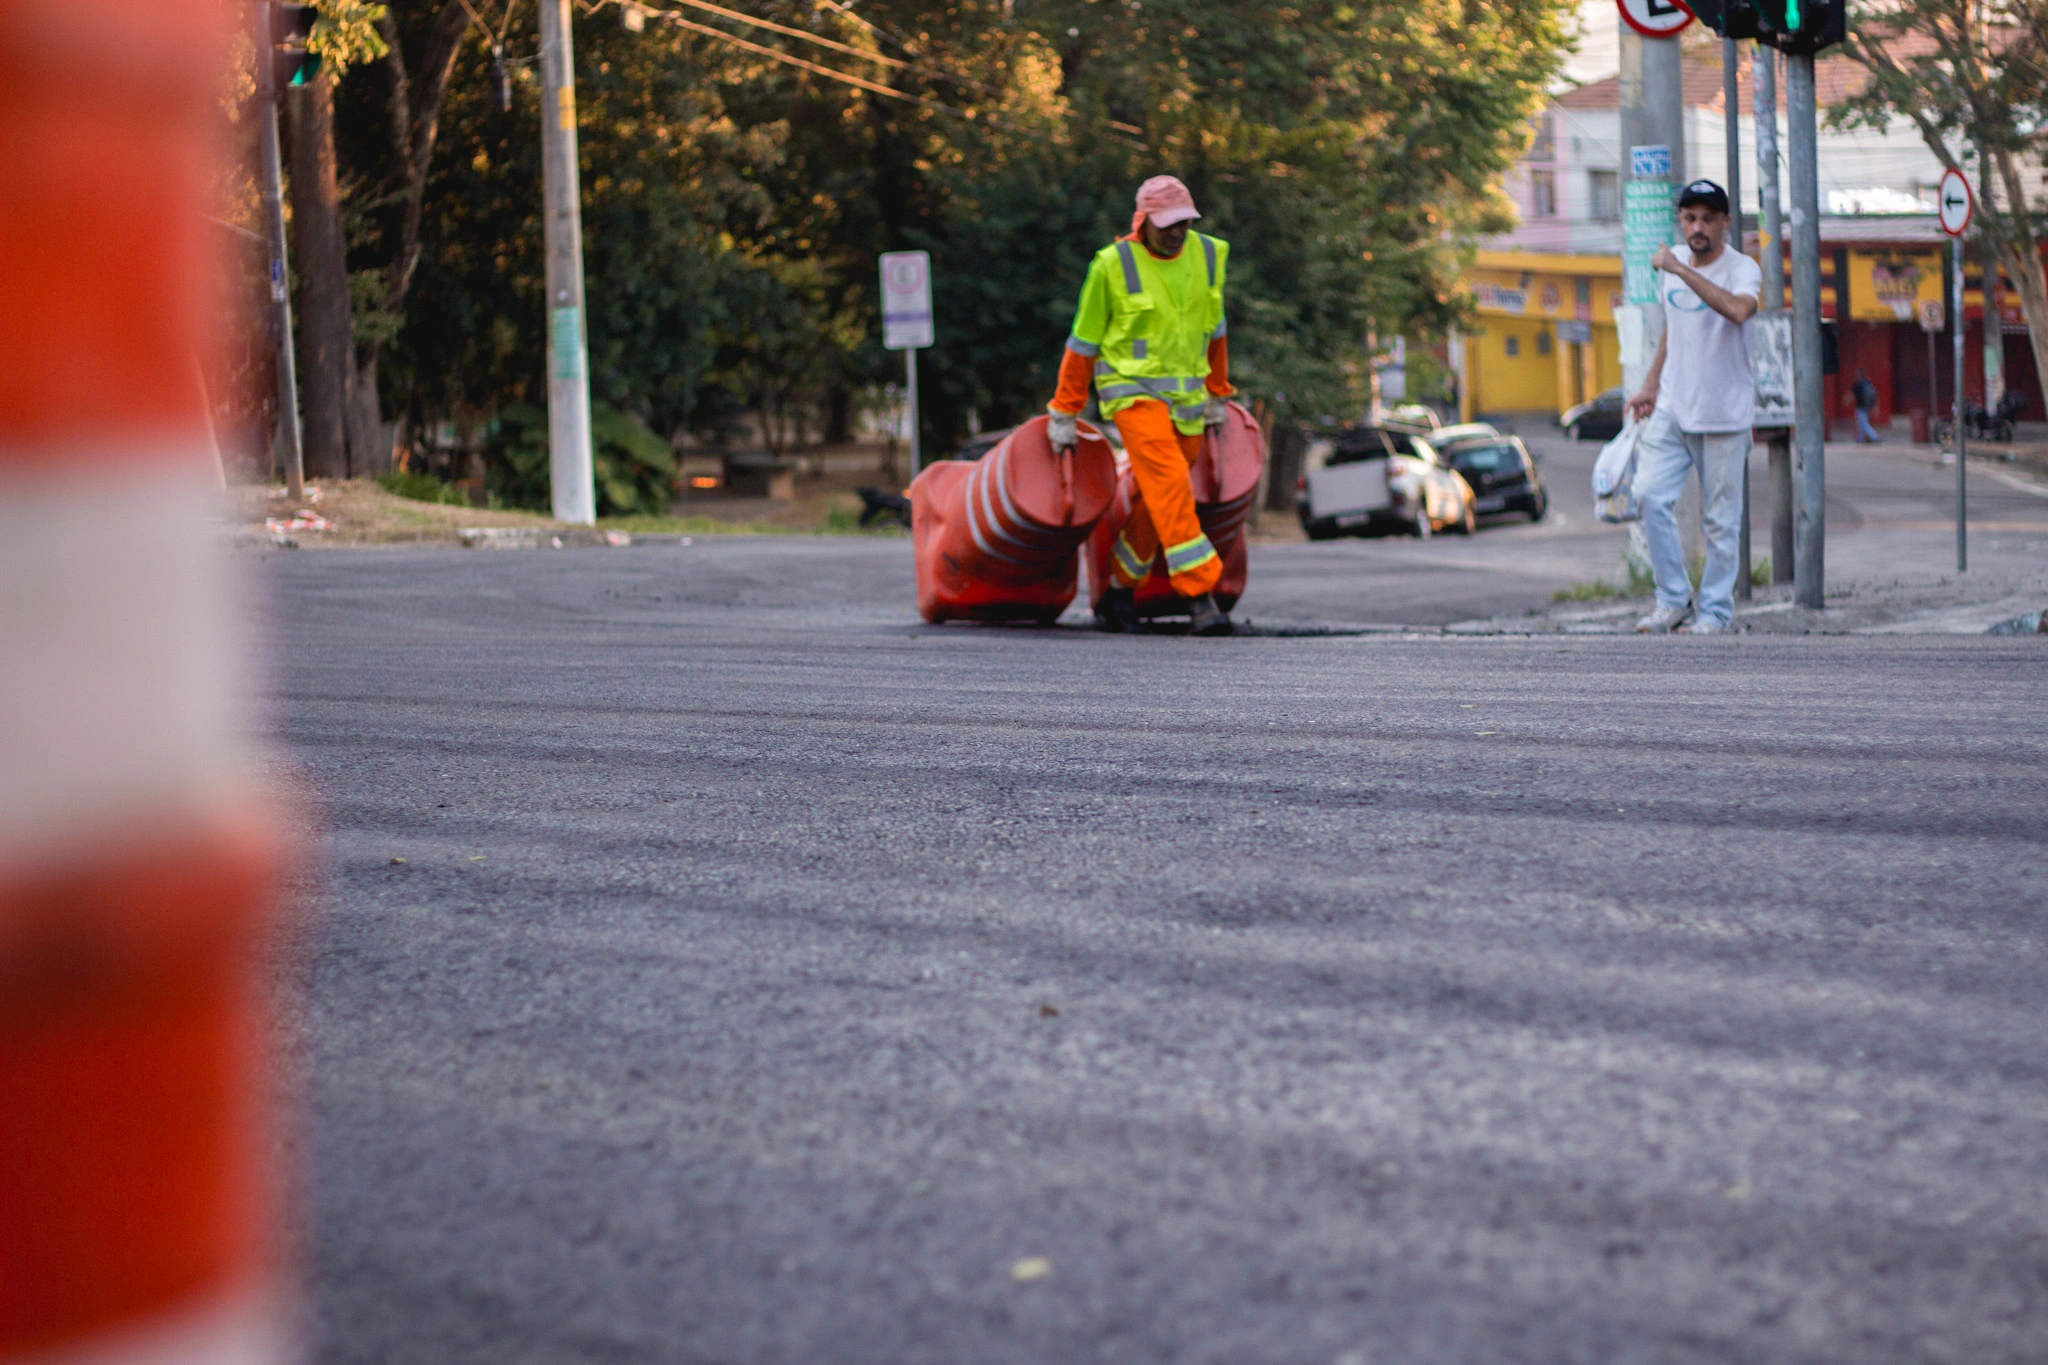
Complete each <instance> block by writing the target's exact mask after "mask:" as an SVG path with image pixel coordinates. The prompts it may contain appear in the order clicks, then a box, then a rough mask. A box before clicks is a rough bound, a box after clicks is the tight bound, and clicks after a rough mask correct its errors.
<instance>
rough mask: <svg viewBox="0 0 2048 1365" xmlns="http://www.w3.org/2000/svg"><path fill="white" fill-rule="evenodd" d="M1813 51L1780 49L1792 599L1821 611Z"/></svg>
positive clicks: (1822, 493) (1822, 480) (1823, 477)
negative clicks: (1788, 276)
mask: <svg viewBox="0 0 2048 1365" xmlns="http://www.w3.org/2000/svg"><path fill="white" fill-rule="evenodd" d="M1816 113H1817V110H1816V107H1815V104H1814V88H1813V53H1812V52H1810V51H1808V52H1788V53H1786V54H1785V124H1786V135H1787V137H1788V139H1789V140H1790V143H1791V146H1790V149H1789V150H1790V152H1791V158H1790V159H1791V162H1792V214H1791V217H1792V391H1793V400H1792V413H1793V418H1792V438H1793V476H1794V480H1795V483H1796V486H1797V489H1798V511H1797V514H1796V522H1797V527H1796V535H1795V538H1794V544H1793V564H1792V600H1793V601H1795V602H1797V603H1798V604H1799V605H1800V606H1802V607H1807V608H1810V609H1813V610H1815V611H1818V610H1820V609H1821V608H1822V607H1823V606H1825V605H1826V602H1827V585H1826V568H1827V542H1826V537H1827V463H1826V462H1827V451H1826V448H1825V447H1824V446H1823V445H1822V442H1821V433H1822V423H1823V421H1824V420H1825V418H1826V414H1825V413H1824V412H1823V411H1822V408H1823V406H1824V403H1825V399H1824V395H1823V391H1822V387H1821V339H1820V163H1819V151H1820V148H1819V138H1820V131H1819V128H1818V126H1817V124H1816V122H1815V116H1816Z"/></svg>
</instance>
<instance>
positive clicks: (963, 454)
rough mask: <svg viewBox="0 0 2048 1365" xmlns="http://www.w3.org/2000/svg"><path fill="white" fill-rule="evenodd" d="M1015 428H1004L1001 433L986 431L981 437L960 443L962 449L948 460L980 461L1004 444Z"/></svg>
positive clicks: (956, 451) (949, 456) (948, 457)
mask: <svg viewBox="0 0 2048 1365" xmlns="http://www.w3.org/2000/svg"><path fill="white" fill-rule="evenodd" d="M1016 429H1017V428H1015V427H1004V428H1003V429H1002V430H1001V431H984V432H982V433H981V434H980V435H979V436H970V437H968V438H967V439H966V440H965V441H962V442H961V443H960V448H959V449H958V450H955V451H954V452H953V453H952V454H951V455H948V456H947V457H946V458H947V459H949V460H970V461H971V460H978V459H980V458H981V457H982V456H984V455H986V454H988V453H989V452H990V451H991V450H994V449H995V448H996V447H997V446H998V445H1001V444H1002V440H1003V438H1004V437H1005V436H1008V435H1009V434H1010V433H1011V432H1013V431H1015V430H1016Z"/></svg>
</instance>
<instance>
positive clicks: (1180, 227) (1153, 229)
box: [1145, 218, 1191, 256]
mask: <svg viewBox="0 0 2048 1365" xmlns="http://www.w3.org/2000/svg"><path fill="white" fill-rule="evenodd" d="M1190 226H1191V224H1190V223H1189V222H1188V220H1187V219H1185V218H1184V219H1182V220H1181V221H1180V222H1178V223H1175V224H1174V225H1173V226H1172V227H1161V226H1159V224H1157V223H1155V222H1153V221H1152V220H1151V219H1150V218H1147V219H1146V220H1145V245H1146V246H1148V247H1151V248H1152V250H1153V252H1154V253H1155V254H1156V255H1160V256H1178V255H1180V249H1181V248H1182V247H1183V246H1185V245H1187V240H1188V228H1189V227H1190Z"/></svg>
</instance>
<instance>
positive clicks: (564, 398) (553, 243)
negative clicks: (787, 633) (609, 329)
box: [540, 0, 597, 526]
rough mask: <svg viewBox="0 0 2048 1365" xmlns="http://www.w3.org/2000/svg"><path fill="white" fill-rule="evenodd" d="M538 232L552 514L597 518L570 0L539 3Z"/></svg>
mask: <svg viewBox="0 0 2048 1365" xmlns="http://www.w3.org/2000/svg"><path fill="white" fill-rule="evenodd" d="M540 86H541V110H540V157H541V199H542V204H543V210H544V211H543V213H542V224H543V230H542V235H543V238H544V240H545V243H546V248H547V291H548V473H549V478H550V485H549V486H550V491H551V493H552V495H553V502H554V513H555V520H557V521H567V522H575V523H578V524H581V525H584V526H588V525H590V524H591V523H592V522H594V521H596V520H597V490H596V487H595V486H594V483H593V477H592V470H591V458H590V352H589V345H588V342H587V339H586V338H587V329H586V327H585V322H584V316H583V215H582V210H581V208H580V207H579V201H580V199H581V193H580V190H579V186H578V177H577V169H576V68H575V64H574V61H573V59H572V55H571V52H570V48H569V0H541V3H540Z"/></svg>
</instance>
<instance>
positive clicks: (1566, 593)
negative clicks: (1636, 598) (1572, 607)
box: [1550, 578, 1628, 602]
mask: <svg viewBox="0 0 2048 1365" xmlns="http://www.w3.org/2000/svg"><path fill="white" fill-rule="evenodd" d="M1626 596H1628V594H1627V592H1625V591H1624V590H1623V589H1621V588H1617V587H1615V586H1614V585H1613V584H1612V583H1609V582H1608V581H1607V580H1606V579H1604V578H1593V579H1588V580H1587V581H1586V582H1584V583H1574V584H1572V585H1571V586H1570V587H1568V588H1559V589H1558V590H1557V591H1556V592H1553V593H1552V594H1550V600H1551V601H1553V602H1605V601H1609V600H1610V599H1612V598H1616V597H1626Z"/></svg>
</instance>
